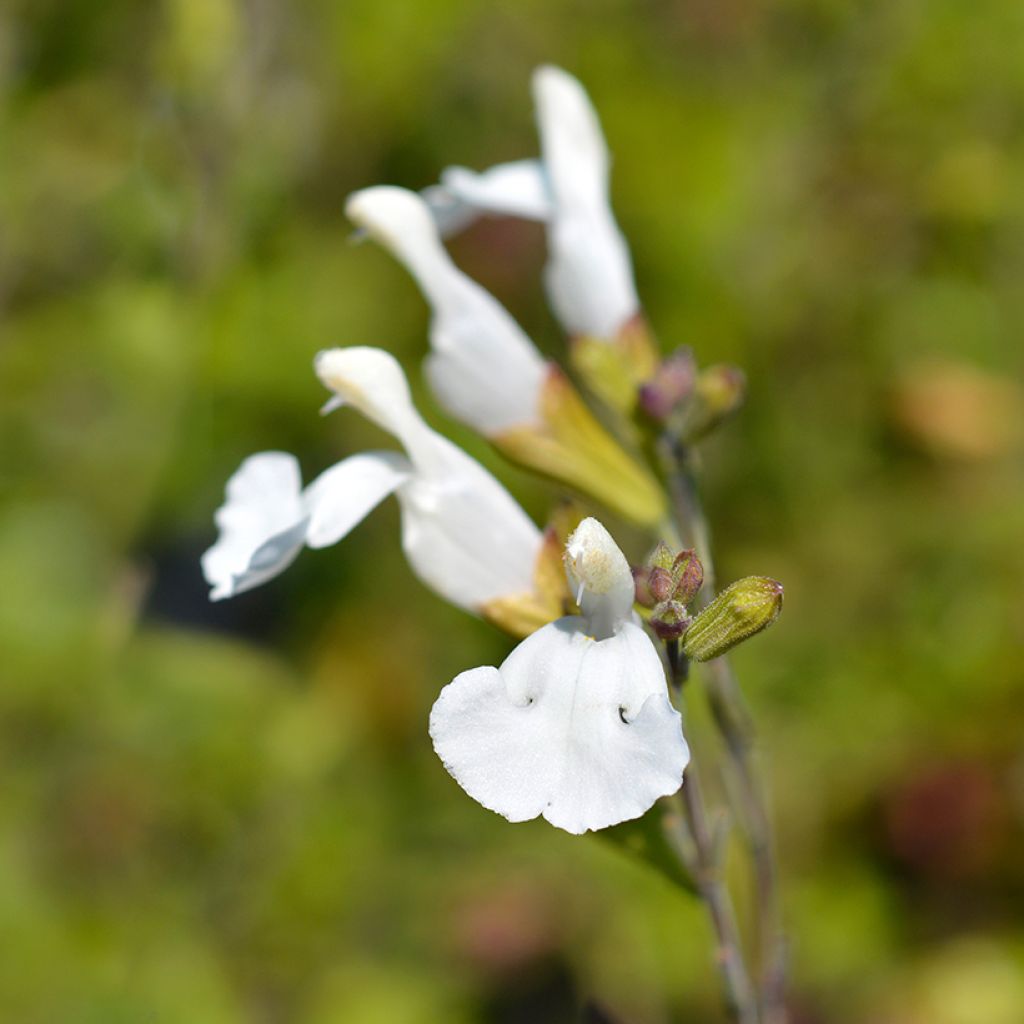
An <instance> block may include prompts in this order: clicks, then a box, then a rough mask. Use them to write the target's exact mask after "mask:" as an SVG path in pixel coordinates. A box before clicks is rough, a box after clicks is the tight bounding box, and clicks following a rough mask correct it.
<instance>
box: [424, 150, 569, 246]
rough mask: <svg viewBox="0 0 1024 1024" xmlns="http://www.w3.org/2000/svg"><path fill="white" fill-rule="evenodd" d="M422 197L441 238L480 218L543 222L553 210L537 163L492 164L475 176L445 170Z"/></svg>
mask: <svg viewBox="0 0 1024 1024" xmlns="http://www.w3.org/2000/svg"><path fill="white" fill-rule="evenodd" d="M422 195H423V197H424V199H425V200H426V202H427V205H428V206H429V207H430V209H431V212H432V213H433V215H434V220H435V222H436V223H437V225H438V230H439V231H440V233H441V235H442V237H447V236H448V235H453V234H456V233H457V232H458V231H461V230H462V229H463V228H465V227H467V226H468V225H469V224H471V223H472V222H473V221H474V220H476V219H477V218H478V217H480V216H481V215H482V214H494V215H499V216H509V217H522V218H524V219H526V220H540V221H544V220H547V219H548V218H549V217H550V216H551V213H552V210H553V207H552V204H551V196H550V194H549V192H548V184H547V180H546V178H545V176H544V169H543V166H542V165H541V163H540V161H538V160H516V161H514V162H513V163H507V164H496V165H495V166H494V167H489V168H488V169H487V170H486V171H481V172H479V173H478V172H477V171H471V170H469V169H468V168H466V167H448V168H446V169H445V170H444V171H443V172H442V174H441V184H440V185H439V186H437V185H435V186H433V187H432V188H430V189H425V190H424V192H423V193H422Z"/></svg>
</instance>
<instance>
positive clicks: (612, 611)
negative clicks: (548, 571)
mask: <svg viewBox="0 0 1024 1024" xmlns="http://www.w3.org/2000/svg"><path fill="white" fill-rule="evenodd" d="M565 575H566V579H567V580H568V583H569V589H570V590H571V591H572V593H573V594H574V595H575V596H576V603H577V604H578V605H579V606H580V610H581V611H582V612H583V616H584V618H585V619H586V622H587V632H588V633H590V634H592V635H593V636H596V637H597V639H598V640H603V639H605V638H606V637H609V636H611V635H612V634H613V633H616V632H618V630H619V628H620V626H621V625H622V623H623V622H625V621H626V620H627V619H628V618H629V617H630V616H631V615H632V612H633V603H634V601H635V600H636V584H635V583H634V582H633V573H632V571H631V570H630V568H629V562H627V561H626V556H625V555H624V554H623V553H622V552H621V551H620V550H619V546H618V545H617V544H616V543H615V541H614V540H612V536H611V534H610V533H609V532H608V531H607V530H606V529H605V528H604V526H603V525H602V524H601V523H599V522H598V521H597V520H596V519H594V518H593V517H592V516H588V517H587V518H586V519H584V520H583V521H582V522H581V523H580V524H579V526H577V527H576V529H575V530H573V532H572V536H570V537H569V539H568V540H567V542H566V545H565Z"/></svg>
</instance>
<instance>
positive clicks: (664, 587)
mask: <svg viewBox="0 0 1024 1024" xmlns="http://www.w3.org/2000/svg"><path fill="white" fill-rule="evenodd" d="M647 586H648V587H649V588H650V591H651V596H652V597H653V598H654V601H655V603H656V604H658V603H660V602H662V601H667V600H668V599H669V598H670V597H671V596H672V594H673V593H674V591H675V589H676V581H675V580H674V579H673V577H672V573H670V572H669V571H668V570H667V569H662V568H661V566H660V565H656V566H655V567H654V568H653V569H651V571H650V574H649V575H648V577H647ZM683 603H684V604H685V602H683Z"/></svg>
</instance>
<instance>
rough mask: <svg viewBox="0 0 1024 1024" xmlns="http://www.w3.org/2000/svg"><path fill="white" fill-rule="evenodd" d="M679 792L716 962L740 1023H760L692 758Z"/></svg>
mask: <svg viewBox="0 0 1024 1024" xmlns="http://www.w3.org/2000/svg"><path fill="white" fill-rule="evenodd" d="M679 793H680V797H681V799H682V804H683V812H684V813H685V815H686V820H687V823H688V824H689V827H690V834H691V835H692V837H693V844H694V848H695V858H694V860H695V863H694V864H692V865H691V868H690V870H691V872H692V873H693V876H694V881H695V882H696V884H697V889H698V891H699V892H700V895H701V898H702V899H703V900H704V903H705V904H706V905H707V908H708V914H709V916H710V918H711V926H712V928H713V929H714V932H715V940H716V942H717V949H716V950H715V962H716V963H717V965H718V968H719V970H720V972H721V974H722V982H723V984H724V987H725V995H726V1002H727V1004H728V1008H729V1012H730V1014H731V1016H732V1018H733V1019H734V1020H735V1021H736V1022H737V1024H758V1021H759V1019H760V1018H759V1016H758V1011H757V998H756V995H755V993H754V988H753V985H752V984H751V981H750V975H749V974H748V972H747V968H746V965H745V963H744V962H743V951H742V949H741V947H740V938H739V930H738V928H737V927H736V915H735V913H734V912H733V907H732V901H731V900H730V898H729V892H728V890H727V889H726V887H725V884H724V883H723V881H722V877H721V867H720V864H719V862H718V856H717V853H716V849H715V847H716V845H717V844H716V843H715V841H714V837H713V836H712V833H711V829H710V827H709V823H708V819H707V808H706V805H705V803H704V795H703V792H702V790H701V785H700V776H699V775H698V773H697V766H696V764H695V762H694V761H693V760H692V759H691V761H690V763H689V764H688V765H687V766H686V773H685V775H684V778H683V787H682V789H681V790H680V791H679Z"/></svg>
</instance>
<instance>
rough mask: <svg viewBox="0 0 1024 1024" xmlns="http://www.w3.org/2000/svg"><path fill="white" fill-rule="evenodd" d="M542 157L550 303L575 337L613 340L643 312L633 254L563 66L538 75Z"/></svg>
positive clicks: (589, 120) (592, 128)
mask: <svg viewBox="0 0 1024 1024" xmlns="http://www.w3.org/2000/svg"><path fill="white" fill-rule="evenodd" d="M533 91H534V102H535V104H536V108H537V120H538V127H539V129H540V137H541V152H542V153H543V157H544V166H545V170H546V172H547V176H548V181H549V183H550V189H551V194H552V196H553V199H554V205H555V212H554V215H553V217H552V219H551V221H550V222H549V230H548V250H549V258H548V265H547V268H546V270H545V284H546V286H547V291H548V298H549V300H550V302H551V305H552V307H553V308H554V311H555V313H556V315H557V316H558V318H559V320H560V321H561V322H562V325H563V327H564V328H565V329H566V331H568V332H569V333H570V334H574V335H590V336H592V337H597V338H611V337H614V336H615V335H616V334H617V333H618V331H619V330H620V329H621V327H622V326H623V324H625V322H626V321H627V320H629V319H630V318H631V317H632V316H633V315H634V314H635V313H636V312H637V311H638V309H639V308H640V303H639V300H638V298H637V294H636V285H635V283H634V280H633V267H632V263H631V262H630V258H629V248H628V246H627V245H626V241H625V239H624V238H623V236H622V232H621V231H619V228H618V225H617V224H616V223H615V218H614V216H613V215H612V211H611V207H610V205H609V201H608V163H609V161H608V150H607V148H606V146H605V142H604V136H603V135H602V133H601V125H600V123H599V121H598V119H597V114H596V113H595V111H594V108H593V106H592V105H591V103H590V99H589V98H588V96H587V94H586V92H585V91H584V89H583V87H582V86H581V85H580V83H579V82H578V81H577V80H576V79H575V78H573V77H572V75H569V74H567V73H566V72H565V71H562V70H561V69H560V68H555V67H542V68H538V69H537V71H536V72H535V73H534V76H533Z"/></svg>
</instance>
